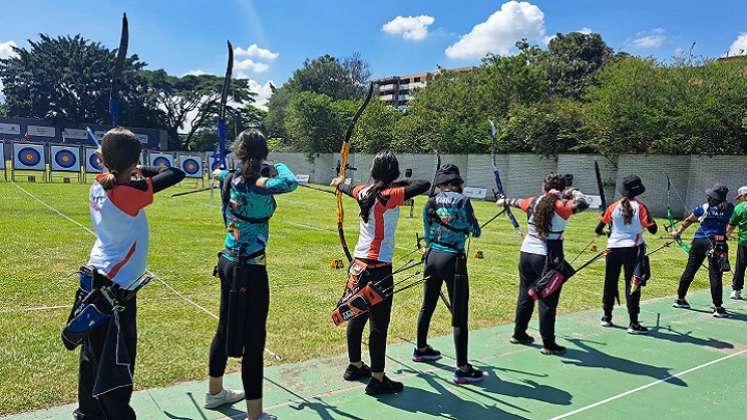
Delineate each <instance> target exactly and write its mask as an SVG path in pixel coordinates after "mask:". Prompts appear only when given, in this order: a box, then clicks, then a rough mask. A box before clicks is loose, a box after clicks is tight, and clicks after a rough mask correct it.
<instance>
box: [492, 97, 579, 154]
mask: <svg viewBox="0 0 747 420" xmlns="http://www.w3.org/2000/svg"><path fill="white" fill-rule="evenodd" d="M500 129H501V130H500V133H501V134H500V138H499V142H498V147H499V148H500V150H501V151H503V152H509V153H512V152H514V153H515V152H532V153H536V154H540V155H543V156H551V155H557V154H559V153H565V152H569V151H572V150H574V148H578V145H579V144H580V143H582V142H583V140H584V138H585V133H584V131H583V111H582V107H581V104H580V103H578V102H576V101H573V100H570V99H561V98H557V99H554V100H552V101H549V102H538V103H535V104H529V105H525V104H518V105H515V106H514V107H512V108H511V110H510V111H509V113H508V118H507V119H506V121H505V123H504V124H503V125H502V126H501V127H500Z"/></svg>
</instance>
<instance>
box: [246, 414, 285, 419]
mask: <svg viewBox="0 0 747 420" xmlns="http://www.w3.org/2000/svg"><path fill="white" fill-rule="evenodd" d="M244 420H249V417H244ZM257 420H278V416H273V415H272V414H267V413H262V415H261V416H259V417H257Z"/></svg>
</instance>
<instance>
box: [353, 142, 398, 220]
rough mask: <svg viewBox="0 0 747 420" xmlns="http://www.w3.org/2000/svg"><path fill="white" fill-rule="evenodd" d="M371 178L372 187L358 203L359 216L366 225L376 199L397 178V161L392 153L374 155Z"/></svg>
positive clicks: (385, 152)
mask: <svg viewBox="0 0 747 420" xmlns="http://www.w3.org/2000/svg"><path fill="white" fill-rule="evenodd" d="M371 178H373V181H374V182H373V185H371V186H370V187H369V188H368V190H367V191H366V196H365V197H363V198H362V199H361V200H360V201H359V203H360V208H361V212H360V216H361V219H363V221H364V222H366V223H368V217H369V216H370V214H371V208H372V207H373V206H374V204H375V203H376V199H377V198H378V197H379V194H380V193H381V191H382V190H384V189H385V188H386V187H387V186H388V185H389V184H391V183H392V182H394V180H395V179H397V178H399V161H398V160H397V157H396V156H394V153H392V152H389V151H384V152H379V153H377V154H376V156H375V157H374V159H373V162H372V163H371Z"/></svg>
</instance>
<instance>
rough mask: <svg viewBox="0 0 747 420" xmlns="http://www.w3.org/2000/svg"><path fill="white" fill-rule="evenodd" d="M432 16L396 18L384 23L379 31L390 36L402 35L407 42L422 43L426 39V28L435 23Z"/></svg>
mask: <svg viewBox="0 0 747 420" xmlns="http://www.w3.org/2000/svg"><path fill="white" fill-rule="evenodd" d="M435 21H436V19H435V18H434V17H433V16H428V15H420V16H397V17H396V18H394V19H392V20H390V21H389V22H387V23H385V24H384V25H383V26H382V27H381V30H382V31H383V32H386V33H388V34H392V35H402V38H403V39H406V40H408V41H415V42H417V41H422V40H424V39H425V38H426V37H428V27H429V26H431V25H432V24H433V22H435Z"/></svg>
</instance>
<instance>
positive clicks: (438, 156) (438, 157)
mask: <svg viewBox="0 0 747 420" xmlns="http://www.w3.org/2000/svg"><path fill="white" fill-rule="evenodd" d="M435 152H436V170H435V171H434V172H433V182H432V183H431V190H430V191H429V192H428V198H429V199H430V198H431V197H434V196H435V195H436V177H437V176H438V170H439V169H441V154H440V153H439V152H438V150H435ZM436 217H437V216H436ZM415 239H416V240H417V244H418V248H420V237H419V236H418V235H417V233H416V234H415ZM438 295H439V296H440V297H441V301H442V302H443V303H444V305H445V306H446V309H448V310H449V312H452V309H451V303H450V302H449V298H447V297H446V295H445V294H444V292H443V290H441V291H440V292H438ZM452 313H453V312H452Z"/></svg>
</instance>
